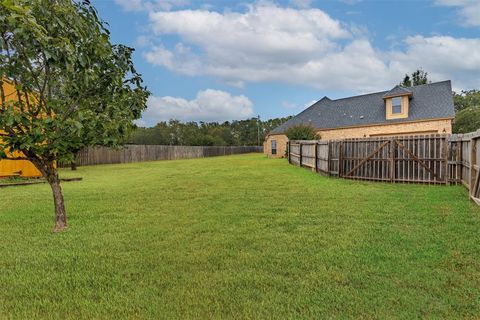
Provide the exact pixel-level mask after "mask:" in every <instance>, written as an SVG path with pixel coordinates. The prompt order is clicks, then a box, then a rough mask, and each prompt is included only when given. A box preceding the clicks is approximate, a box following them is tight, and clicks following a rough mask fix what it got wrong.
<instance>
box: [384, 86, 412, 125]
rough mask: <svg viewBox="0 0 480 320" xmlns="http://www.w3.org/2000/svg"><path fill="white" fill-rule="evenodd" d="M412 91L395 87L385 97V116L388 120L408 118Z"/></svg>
mask: <svg viewBox="0 0 480 320" xmlns="http://www.w3.org/2000/svg"><path fill="white" fill-rule="evenodd" d="M411 97H412V91H410V90H409V89H408V88H404V87H400V86H395V87H394V88H393V89H392V90H390V91H388V92H387V93H385V94H384V95H383V100H384V101H385V115H386V119H387V120H392V119H404V118H408V106H409V104H410V99H411Z"/></svg>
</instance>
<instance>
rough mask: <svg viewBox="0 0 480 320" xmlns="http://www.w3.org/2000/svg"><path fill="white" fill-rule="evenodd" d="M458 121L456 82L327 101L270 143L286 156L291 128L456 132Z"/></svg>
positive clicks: (334, 134)
mask: <svg viewBox="0 0 480 320" xmlns="http://www.w3.org/2000/svg"><path fill="white" fill-rule="evenodd" d="M454 117H455V111H454V106H453V95H452V86H451V82H450V81H442V82H435V83H429V84H424V85H419V86H414V87H408V88H406V87H400V86H395V87H394V88H393V89H391V90H389V91H382V92H375V93H370V94H364V95H359V96H353V97H348V98H342V99H336V100H332V99H329V98H328V97H323V98H322V99H320V100H319V101H317V102H315V103H314V104H313V105H311V106H310V107H308V108H307V109H305V110H304V111H302V112H300V113H299V114H298V115H296V116H295V117H293V118H291V119H290V120H288V121H287V122H285V123H283V124H282V125H280V126H278V127H277V128H275V129H274V130H272V131H271V132H270V133H269V134H268V135H267V137H266V138H265V142H264V153H265V154H267V155H268V156H269V157H283V156H285V151H286V148H287V142H288V138H287V136H286V135H285V134H284V133H285V130H286V129H287V128H289V127H290V126H293V125H297V124H310V125H312V126H313V127H314V128H315V130H316V131H317V133H318V134H319V135H320V137H321V139H324V140H331V139H344V138H365V137H378V136H393V135H413V134H434V133H452V121H453V119H454Z"/></svg>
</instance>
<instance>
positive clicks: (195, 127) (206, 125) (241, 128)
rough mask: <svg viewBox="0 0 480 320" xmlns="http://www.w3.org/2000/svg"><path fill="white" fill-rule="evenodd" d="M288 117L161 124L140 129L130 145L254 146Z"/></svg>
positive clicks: (131, 137) (174, 121)
mask: <svg viewBox="0 0 480 320" xmlns="http://www.w3.org/2000/svg"><path fill="white" fill-rule="evenodd" d="M290 118H291V116H290V117H285V118H275V119H270V120H266V121H261V120H259V119H257V118H250V119H246V120H234V121H225V122H222V123H219V122H194V121H191V122H180V121H178V120H170V121H168V122H167V121H163V122H160V123H158V124H157V125H155V126H154V127H151V128H143V127H139V128H137V129H136V130H135V131H133V133H132V134H131V136H130V138H129V140H128V143H130V144H157V145H178V146H255V145H259V144H260V145H262V144H263V141H264V139H265V136H266V135H267V134H268V133H269V132H270V131H271V130H273V129H274V128H276V127H278V126H279V125H281V124H282V123H284V122H285V121H287V120H288V119H290Z"/></svg>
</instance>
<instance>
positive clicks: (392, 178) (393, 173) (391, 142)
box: [389, 138, 395, 182]
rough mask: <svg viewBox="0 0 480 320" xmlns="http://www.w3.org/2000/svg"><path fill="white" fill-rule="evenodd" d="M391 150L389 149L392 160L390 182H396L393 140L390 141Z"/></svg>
mask: <svg viewBox="0 0 480 320" xmlns="http://www.w3.org/2000/svg"><path fill="white" fill-rule="evenodd" d="M389 143H390V148H389V158H390V181H392V182H393V181H394V180H395V159H394V157H395V151H394V148H395V141H394V139H393V138H391V139H390V142H389Z"/></svg>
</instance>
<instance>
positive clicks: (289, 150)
mask: <svg viewBox="0 0 480 320" xmlns="http://www.w3.org/2000/svg"><path fill="white" fill-rule="evenodd" d="M291 150H292V149H290V140H288V142H287V152H288V164H292V161H291V160H290V154H291V153H292V151H291Z"/></svg>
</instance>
